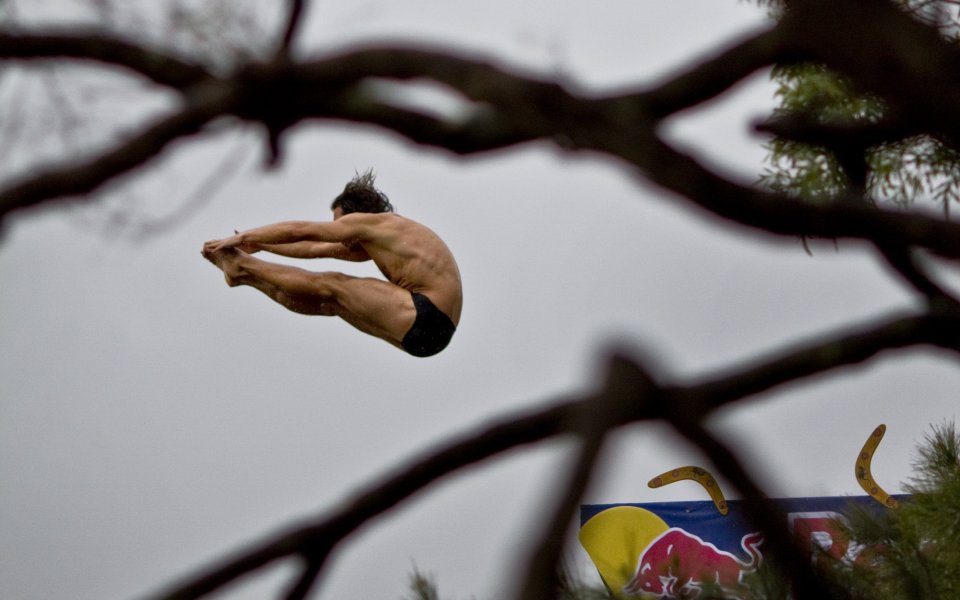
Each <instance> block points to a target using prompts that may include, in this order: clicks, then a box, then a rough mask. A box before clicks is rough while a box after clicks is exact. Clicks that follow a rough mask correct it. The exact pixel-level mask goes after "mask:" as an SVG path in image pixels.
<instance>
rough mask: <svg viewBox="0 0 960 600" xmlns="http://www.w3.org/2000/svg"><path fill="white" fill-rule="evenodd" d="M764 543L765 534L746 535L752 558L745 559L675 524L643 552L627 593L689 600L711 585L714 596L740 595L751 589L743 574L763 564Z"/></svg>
mask: <svg viewBox="0 0 960 600" xmlns="http://www.w3.org/2000/svg"><path fill="white" fill-rule="evenodd" d="M762 543H763V536H762V535H760V534H759V533H757V532H753V533H748V534H746V535H744V536H743V539H742V540H741V541H740V545H741V547H742V548H743V550H744V551H745V552H746V553H747V556H748V558H747V559H746V560H741V559H739V558H737V557H736V556H734V555H733V554H731V553H729V552H726V551H724V550H720V549H719V548H717V547H716V546H714V545H713V544H711V543H709V542H705V541H703V540H702V539H701V538H700V537H699V536H696V535H693V534H691V533H688V532H686V531H685V530H683V529H681V528H679V527H671V528H670V529H668V530H666V531H665V532H663V533H662V534H661V535H660V537H658V538H656V539H655V540H654V541H653V542H651V543H650V545H649V546H647V548H646V549H645V550H644V551H643V553H642V554H641V555H640V560H639V563H638V564H637V571H636V574H635V575H634V577H633V579H632V580H631V581H630V583H628V584H627V586H626V587H624V589H623V592H624V594H625V595H627V596H643V595H653V596H656V597H657V598H681V599H684V600H686V599H688V598H697V597H698V596H699V595H700V592H701V591H702V590H703V588H704V585H709V586H711V591H712V593H713V595H714V596H716V595H717V594H722V597H726V598H740V597H741V596H744V595H745V594H746V593H747V592H748V591H749V590H748V589H747V588H746V587H745V586H744V583H743V576H744V575H746V574H747V573H752V572H754V571H755V570H756V569H757V567H759V566H760V561H761V560H762V555H761V554H760V550H759V547H760V544H762Z"/></svg>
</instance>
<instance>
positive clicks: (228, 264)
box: [201, 248, 244, 287]
mask: <svg viewBox="0 0 960 600" xmlns="http://www.w3.org/2000/svg"><path fill="white" fill-rule="evenodd" d="M201 254H203V257H204V258H206V259H207V260H209V261H210V262H212V263H213V264H214V265H215V266H216V267H217V268H218V269H220V270H221V271H223V278H224V279H225V280H226V281H227V285H229V286H230V287H235V286H238V285H242V284H243V274H244V272H243V268H242V267H240V264H239V263H240V260H241V258H242V253H241V252H240V251H239V250H237V249H236V248H223V249H221V250H216V251H209V250H207V249H206V248H204V250H203V252H201Z"/></svg>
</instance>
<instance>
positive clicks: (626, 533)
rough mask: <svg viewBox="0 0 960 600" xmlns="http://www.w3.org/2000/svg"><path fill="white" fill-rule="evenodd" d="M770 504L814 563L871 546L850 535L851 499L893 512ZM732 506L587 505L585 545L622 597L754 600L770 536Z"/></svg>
mask: <svg viewBox="0 0 960 600" xmlns="http://www.w3.org/2000/svg"><path fill="white" fill-rule="evenodd" d="M895 500H897V501H904V498H903V497H900V496H898V497H896V498H895ZM770 502H771V503H772V504H771V506H772V507H774V508H775V509H777V510H778V511H779V512H781V513H782V514H783V515H784V519H785V523H784V525H787V526H788V527H789V530H790V531H791V532H792V534H793V536H794V537H795V539H796V541H797V542H798V544H800V547H802V548H804V549H805V552H807V553H808V556H809V557H810V560H811V561H814V562H818V561H820V560H827V559H830V560H838V559H839V560H843V561H850V562H856V561H858V560H863V555H864V553H865V549H864V547H863V546H862V545H860V544H858V543H856V542H855V541H853V540H850V539H848V538H847V537H846V535H845V534H844V531H843V528H842V527H841V523H842V521H843V514H844V512H845V511H846V510H847V509H848V508H849V506H850V505H851V504H857V505H859V506H860V507H861V508H868V509H875V510H886V509H885V508H883V506H881V505H880V504H879V503H877V502H876V501H875V500H874V499H873V498H870V497H866V496H861V497H819V498H780V499H772V500H771V501H770ZM726 506H727V507H728V508H729V514H726V515H723V514H721V513H719V512H718V511H717V507H716V505H715V504H714V503H713V502H700V501H690V502H650V503H644V504H607V505H603V504H599V505H584V506H581V507H580V510H581V525H580V534H579V538H580V545H581V546H583V548H584V549H585V550H586V551H587V554H588V555H589V556H590V559H591V560H592V561H593V564H594V566H596V568H597V571H598V572H599V574H600V577H601V578H602V579H603V582H604V584H606V586H607V589H609V591H610V592H611V594H613V595H614V596H615V597H616V598H618V599H619V600H634V599H637V598H640V599H643V600H648V599H649V600H652V599H654V598H657V599H667V598H677V599H684V600H686V599H688V598H697V597H700V598H703V597H706V596H711V594H712V596H711V597H723V598H728V599H734V598H740V599H745V598H751V597H753V594H751V593H750V592H749V590H748V588H747V584H748V583H749V580H750V577H749V576H750V574H751V573H754V572H755V571H757V569H759V568H760V567H761V566H762V562H763V554H762V548H763V545H762V544H763V538H762V536H761V535H760V534H759V533H757V532H756V530H755V529H754V528H753V526H752V525H751V524H750V521H749V519H747V517H746V514H745V510H744V506H743V504H742V503H741V502H740V501H738V500H731V501H729V502H726ZM705 590H709V592H710V593H709V594H708V593H705Z"/></svg>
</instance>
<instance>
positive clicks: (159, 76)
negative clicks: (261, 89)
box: [0, 31, 212, 90]
mask: <svg viewBox="0 0 960 600" xmlns="http://www.w3.org/2000/svg"><path fill="white" fill-rule="evenodd" d="M49 59H72V60H86V61H93V62H97V63H101V64H103V65H108V66H115V67H122V68H124V69H126V70H127V71H128V72H130V73H132V74H135V75H140V76H142V77H145V78H147V79H149V80H151V81H153V82H154V83H158V84H160V85H163V86H167V87H171V88H174V89H178V90H182V89H185V88H187V87H189V86H191V85H195V84H197V83H200V82H201V81H205V80H207V79H210V78H211V77H212V75H211V73H210V72H209V71H207V69H205V68H204V67H202V66H200V65H197V64H193V63H189V62H186V61H183V60H181V59H179V58H175V57H173V56H171V55H168V54H164V53H163V52H161V51H159V50H152V49H149V48H146V47H144V46H142V45H139V44H136V43H134V42H130V41H126V40H122V39H119V38H116V37H113V36H109V35H106V34H103V33H100V32H98V31H71V32H69V33H67V32H64V33H0V60H49Z"/></svg>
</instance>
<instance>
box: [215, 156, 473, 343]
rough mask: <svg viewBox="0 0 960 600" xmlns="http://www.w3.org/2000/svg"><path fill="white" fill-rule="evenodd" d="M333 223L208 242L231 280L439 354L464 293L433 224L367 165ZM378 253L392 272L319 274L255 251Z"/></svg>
mask: <svg viewBox="0 0 960 600" xmlns="http://www.w3.org/2000/svg"><path fill="white" fill-rule="evenodd" d="M330 208H331V210H332V211H333V220H332V221H324V222H313V221H287V222H283V223H275V224H273V225H266V226H263V227H258V228H256V229H251V230H249V231H243V232H238V233H236V234H235V235H232V236H230V237H227V238H224V239H222V240H211V241H209V242H206V243H205V244H204V245H203V252H202V254H203V256H204V257H205V258H207V259H208V260H210V262H212V263H213V264H215V265H216V266H217V267H219V268H220V269H221V270H222V271H223V274H224V277H225V279H226V280H227V284H228V285H230V286H238V285H249V286H251V287H254V288H256V289H258V290H260V291H261V292H263V293H264V294H266V295H267V296H269V297H270V298H272V299H273V300H274V301H276V302H277V303H279V304H281V305H283V306H285V307H286V308H288V309H289V310H292V311H294V312H297V313H301V314H306V315H323V316H337V317H340V318H341V319H343V320H344V321H346V322H347V323H350V324H351V325H353V326H354V327H356V328H357V329H359V330H360V331H362V332H364V333H367V334H369V335H372V336H376V337H378V338H380V339H382V340H386V341H387V342H389V343H391V344H393V345H394V346H397V347H398V348H401V349H403V350H405V351H406V352H408V353H409V354H412V355H413V356H432V355H434V354H437V353H438V352H440V351H441V350H443V349H444V348H445V347H446V346H447V344H448V343H449V342H450V338H451V337H452V336H453V333H454V331H455V330H456V326H457V324H458V323H459V322H460V311H461V308H462V306H463V290H462V285H461V281H460V272H459V270H458V268H457V263H456V261H455V260H454V258H453V254H451V252H450V249H449V248H447V245H446V244H445V243H444V242H443V240H441V239H440V238H439V237H438V236H437V234H435V233H434V232H433V231H431V230H430V229H428V228H427V227H425V226H423V225H421V224H420V223H417V222H416V221H412V220H410V219H407V218H405V217H402V216H400V215H397V214H395V213H394V212H393V206H392V205H391V204H390V201H389V199H388V198H387V196H386V195H385V194H383V192H381V191H380V190H378V189H377V188H376V187H374V174H373V172H372V171H368V172H366V173H364V174H362V175H357V176H356V177H354V179H353V180H352V181H350V182H349V183H348V184H347V185H346V187H345V188H344V190H343V193H341V194H340V195H339V196H337V197H336V199H334V201H333V203H332V204H331V206H330ZM261 250H262V251H265V252H271V253H273V254H278V255H281V256H288V257H293V258H336V259H340V260H349V261H355V262H359V261H367V260H372V261H373V262H374V263H375V264H376V265H377V267H378V268H379V269H380V272H381V273H383V275H384V276H385V277H386V279H387V280H386V281H384V280H382V279H376V278H370V277H352V276H350V275H345V274H343V273H337V272H332V271H331V272H323V273H317V272H312V271H307V270H304V269H300V268H297V267H292V266H287V265H280V264H276V263H271V262H267V261H263V260H260V259H258V258H255V257H253V256H251V254H253V253H256V252H259V251H261Z"/></svg>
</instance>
